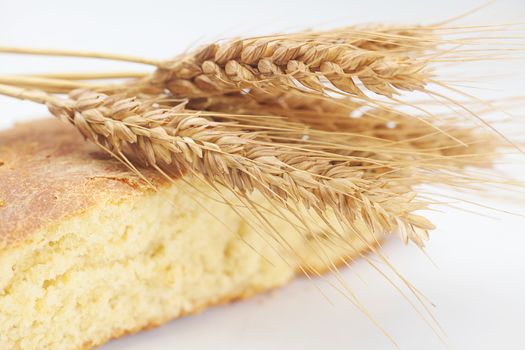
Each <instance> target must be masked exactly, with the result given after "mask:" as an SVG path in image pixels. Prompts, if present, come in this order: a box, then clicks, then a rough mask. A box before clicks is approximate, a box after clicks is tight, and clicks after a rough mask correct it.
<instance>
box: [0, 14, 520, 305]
mask: <svg viewBox="0 0 525 350" xmlns="http://www.w3.org/2000/svg"><path fill="white" fill-rule="evenodd" d="M503 29H504V27H500V26H486V27H483V26H478V27H460V26H452V25H449V22H445V23H441V24H435V25H427V26H424V25H422V26H381V25H366V26H356V27H345V28H340V29H335V30H327V31H313V30H308V31H304V32H299V33H292V34H275V35H269V36H258V37H251V38H246V39H233V40H224V41H220V42H216V43H212V44H209V45H205V46H203V47H200V48H198V49H195V50H191V51H189V52H187V53H183V54H181V55H179V56H176V57H175V58H173V59H169V60H153V59H146V58H138V57H129V56H125V55H115V54H103V53H98V52H77V51H67V50H44V49H28V48H15V47H0V52H1V53H11V54H35V55H50V56H76V57H84V58H92V59H107V60H117V61H124V62H134V63H139V64H144V65H149V66H153V67H154V71H153V72H151V73H143V74H142V73H135V72H130V73H120V72H119V73H96V72H95V73H71V74H47V75H45V74H39V75H32V76H30V75H26V76H3V77H0V83H2V85H0V94H2V95H6V96H11V97H14V98H18V99H23V100H30V101H33V102H36V103H39V104H43V105H45V106H47V108H48V110H49V112H50V113H51V114H52V115H53V116H55V117H56V118H58V119H60V120H62V121H64V122H66V123H71V124H72V125H74V126H75V127H76V128H77V129H78V131H79V132H80V133H79V134H78V137H79V138H81V137H84V138H86V139H88V140H89V141H91V142H93V143H95V144H96V145H98V146H99V147H100V148H101V149H102V150H103V151H105V152H107V153H108V154H110V155H111V156H112V157H113V158H115V159H118V160H119V161H120V162H121V163H122V164H124V165H125V166H126V167H128V168H129V169H130V170H131V171H133V172H134V173H136V174H137V175H138V176H140V177H141V178H142V180H143V181H144V182H145V183H147V184H149V186H152V187H155V184H154V182H153V181H152V180H151V179H150V178H149V177H148V175H147V174H149V172H145V170H144V169H146V168H152V169H154V170H155V171H156V172H158V173H159V174H161V176H162V177H165V178H167V179H170V180H173V179H178V178H180V177H182V178H198V179H200V180H202V182H204V183H205V184H206V186H208V187H209V188H210V189H211V191H215V192H217V193H224V192H225V191H226V192H229V195H228V196H224V201H226V202H228V203H229V204H230V205H231V206H232V207H234V209H235V210H236V212H238V213H239V214H240V215H242V214H241V212H249V213H250V220H251V221H252V224H254V225H256V226H258V227H260V228H261V229H260V231H261V233H262V234H264V235H266V236H267V237H268V239H270V240H274V241H275V242H278V243H279V244H280V245H281V246H283V247H285V249H289V250H293V247H292V246H287V242H286V239H285V238H283V237H282V236H281V235H280V232H279V230H278V229H276V228H275V227H273V226H272V224H271V223H270V222H269V221H268V220H267V218H266V215H267V211H268V208H266V207H263V206H259V205H258V204H257V203H256V202H255V201H254V200H252V198H253V196H254V194H255V193H257V195H258V196H260V195H262V196H263V197H265V199H267V200H268V202H269V203H270V206H271V207H272V210H273V212H274V214H273V215H278V216H280V217H282V218H286V219H287V220H290V221H293V225H294V227H295V229H296V230H297V232H300V233H301V234H304V235H307V234H308V232H309V231H310V224H308V221H307V220H304V215H308V216H309V217H313V221H314V222H322V223H324V224H326V226H327V227H328V229H327V230H325V231H324V234H325V236H324V238H323V239H324V240H323V242H324V243H323V244H324V245H325V248H326V249H331V247H334V246H337V247H344V246H345V245H349V246H350V245H352V244H355V243H353V242H351V241H349V240H348V239H347V237H348V236H347V235H345V234H344V233H343V232H346V231H351V232H352V233H353V236H354V237H357V238H358V240H361V241H362V242H363V243H365V244H366V246H367V247H368V248H369V250H371V251H373V252H375V253H376V254H377V255H378V256H379V257H380V258H381V259H382V261H383V262H385V263H386V264H387V266H390V265H389V264H388V262H387V260H386V258H385V257H384V256H383V255H382V253H381V251H380V249H379V247H380V245H379V244H380V242H379V240H380V237H382V236H383V235H384V234H388V233H398V234H399V235H400V236H401V238H402V240H403V241H404V242H405V243H408V242H409V241H412V242H413V243H415V244H416V245H417V246H419V247H422V246H423V245H424V242H425V241H426V240H427V239H428V238H429V234H428V232H429V231H430V230H432V229H433V228H434V226H433V224H432V223H431V222H430V221H429V220H427V219H426V218H425V217H424V216H422V215H421V210H425V209H428V208H429V206H430V205H432V204H434V202H436V201H437V200H433V199H432V197H431V196H429V195H426V194H425V193H423V192H419V191H418V188H419V187H418V186H419V185H423V184H438V185H446V186H450V187H451V188H459V189H469V188H473V189H475V188H476V187H477V186H478V185H480V184H483V185H484V186H486V184H494V185H501V184H503V183H505V184H508V183H509V182H507V180H504V179H501V178H499V177H496V176H494V177H492V176H491V174H490V173H489V172H487V173H482V172H481V171H478V170H476V168H481V167H490V166H491V161H492V159H493V158H494V157H495V156H497V154H498V152H499V149H500V147H507V148H515V147H517V146H516V145H514V144H513V143H511V142H510V141H509V140H508V139H507V138H506V137H505V136H504V135H503V134H502V133H500V132H499V131H498V130H497V128H496V127H495V126H494V125H493V124H489V123H488V122H487V121H486V119H485V117H486V116H487V117H489V116H490V115H491V114H493V113H497V112H498V110H497V108H496V107H494V105H493V103H492V102H489V101H481V100H477V99H475V98H474V97H472V96H470V95H468V94H466V93H463V94H462V93H461V91H459V90H458V89H457V88H455V87H453V85H452V84H447V83H446V82H445V81H442V80H440V76H439V70H438V69H439V67H440V66H444V65H450V64H468V62H473V61H478V60H494V59H498V57H501V56H503V55H505V54H506V53H507V47H503V48H501V49H500V51H498V52H496V53H494V51H490V50H489V49H485V48H484V46H483V45H485V44H486V43H487V42H489V43H490V38H489V36H490V35H489V33H494V32H498V31H500V30H503ZM512 44H513V43H510V44H508V45H512ZM451 94H454V95H455V96H456V97H451ZM411 95H414V96H415V97H421V96H426V98H424V99H423V100H421V99H420V100H410V96H411ZM457 96H460V97H463V98H464V99H461V98H459V97H457ZM406 97H408V99H407V98H406ZM436 105H437V106H441V107H443V106H445V107H446V108H445V109H442V110H441V111H440V112H433V109H432V107H433V106H436ZM232 194H233V197H235V198H236V202H235V203H237V204H233V202H231V201H230V199H231V198H232V197H231V195H232ZM228 198H230V199H228ZM238 203H242V204H238ZM239 206H242V210H241V209H240V208H239ZM275 213H277V214H275ZM305 213H307V214H305ZM290 218H294V219H293V220H292V219H290ZM334 218H335V220H334ZM296 219H298V220H296ZM254 221H255V222H254ZM369 236H373V237H374V236H377V239H375V240H372V241H370V239H369V238H367V237H369ZM319 255H320V259H322V258H323V257H322V255H323V253H322V249H320V250H319ZM360 255H361V256H362V257H364V258H365V259H367V260H369V259H368V258H367V257H366V255H365V254H364V253H360ZM369 261H370V263H371V264H373V262H372V261H371V260H369ZM325 265H326V266H328V269H329V270H333V271H334V272H336V271H337V266H338V265H339V264H334V263H329V262H327V263H326V264H325ZM392 269H393V270H394V271H395V269H394V268H393V267H392ZM317 270H318V269H316V267H315V266H308V265H307V264H306V265H304V264H303V272H304V273H306V274H319V273H320V272H319V271H317ZM396 273H397V272H396ZM401 278H402V276H401ZM402 280H403V282H404V283H405V284H406V285H407V286H408V287H409V289H410V290H411V291H412V292H413V293H414V295H415V296H416V297H417V298H418V299H420V300H422V297H421V296H420V294H419V292H418V291H417V290H416V289H415V288H414V287H412V286H411V285H410V284H409V283H408V282H407V281H406V280H405V279H404V278H402ZM345 288H346V287H345ZM344 293H347V294H348V293H349V294H350V295H351V292H349V289H345V290H344ZM354 302H355V303H356V305H358V306H359V307H361V306H360V304H359V303H358V301H355V300H354ZM422 303H423V304H424V302H423V301H422ZM424 307H425V308H426V306H424Z"/></svg>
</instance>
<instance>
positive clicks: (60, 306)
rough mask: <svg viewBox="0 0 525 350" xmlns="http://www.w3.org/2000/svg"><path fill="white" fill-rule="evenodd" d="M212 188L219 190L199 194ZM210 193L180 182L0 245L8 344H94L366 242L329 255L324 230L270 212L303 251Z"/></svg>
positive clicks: (30, 348)
mask: <svg viewBox="0 0 525 350" xmlns="http://www.w3.org/2000/svg"><path fill="white" fill-rule="evenodd" d="M199 187H200V188H199ZM195 188H197V189H198V191H196V190H195ZM201 192H207V193H208V195H207V196H202V194H201V195H199V196H198V198H197V200H195V199H196V194H197V193H201ZM210 196H213V191H210V190H209V188H206V187H203V186H201V185H199V184H196V183H193V184H191V185H188V184H187V183H184V182H183V181H181V180H178V181H177V182H176V183H175V184H173V185H171V186H166V187H164V188H161V189H159V190H158V191H150V192H146V193H144V194H143V195H140V196H133V197H129V198H127V199H126V200H121V199H120V200H118V201H112V200H108V201H105V202H103V203H100V204H99V205H96V206H95V207H93V208H90V209H89V210H86V211H85V212H83V213H80V214H77V215H74V216H72V217H70V218H68V219H66V220H63V221H61V222H60V223H57V224H54V225H51V226H49V227H46V228H43V229H40V230H39V231H38V232H36V233H34V234H33V235H31V236H30V238H29V240H28V241H26V242H23V243H21V244H17V245H15V246H12V247H8V248H6V249H4V250H3V251H0V348H1V349H6V350H7V349H20V350H34V349H56V350H61V349H64V350H66V349H67V350H69V349H74V350H76V349H89V348H92V347H95V346H98V345H100V344H103V343H104V342H106V341H108V340H109V339H111V338H114V337H118V336H120V335H123V334H127V333H131V332H136V331H138V330H141V329H144V328H149V327H152V326H156V325H160V324H162V323H165V322H167V321H168V320H171V319H173V318H176V317H179V316H182V315H185V314H189V313H195V312H198V311H200V310H202V309H203V308H206V307H207V306H209V305H213V304H217V303H221V302H226V301H229V300H232V299H236V298H242V297H245V296H249V295H251V294H253V293H255V292H259V291H264V290H267V289H269V288H274V287H277V286H281V285H283V284H284V283H286V282H287V281H289V280H290V279H291V278H292V277H293V276H294V275H295V274H296V272H297V271H298V270H299V266H300V265H303V266H304V267H306V268H312V267H314V268H316V269H319V270H323V269H326V268H327V266H326V265H327V263H328V262H329V261H330V262H335V263H341V259H343V258H351V257H352V256H355V255H357V254H358V252H359V251H360V250H363V249H365V246H366V244H365V243H364V242H362V241H361V240H360V239H357V238H355V237H354V238H353V247H354V248H352V249H349V246H344V247H343V246H341V247H330V249H324V250H323V258H321V257H320V254H319V251H320V250H319V249H318V248H319V246H318V244H319V241H318V240H322V239H324V238H323V230H322V228H321V227H319V226H318V225H314V224H312V227H314V226H315V227H317V228H316V229H312V230H313V232H312V233H311V234H310V235H307V236H305V235H304V234H301V233H299V232H298V231H297V230H296V229H295V228H294V227H293V226H292V225H291V224H289V223H287V221H285V220H282V219H281V218H279V217H278V215H267V217H268V219H269V220H270V221H271V222H272V225H273V226H274V228H275V229H276V231H278V232H279V233H280V234H281V235H282V236H284V237H286V241H287V242H288V243H289V244H290V245H291V246H292V247H293V251H294V252H295V253H296V254H294V253H292V252H291V251H290V250H287V249H284V247H283V245H281V244H277V243H276V242H275V241H272V240H271V239H270V238H269V236H268V235H266V234H262V232H260V228H257V226H255V225H251V224H249V223H248V222H252V220H248V222H247V221H244V220H242V219H241V218H240V216H239V215H237V214H236V213H235V211H234V210H233V209H231V208H230V207H229V206H228V205H226V204H225V203H223V202H222V201H221V200H220V198H218V197H216V198H210ZM232 200H233V198H232ZM243 216H244V215H243ZM316 230H317V231H316ZM315 235H317V236H315ZM348 239H349V240H350V239H352V238H350V237H349V238H348ZM369 239H370V240H372V238H371V237H369ZM316 247H317V248H316Z"/></svg>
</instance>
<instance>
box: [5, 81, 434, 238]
mask: <svg viewBox="0 0 525 350" xmlns="http://www.w3.org/2000/svg"><path fill="white" fill-rule="evenodd" d="M0 92H1V93H3V94H7V95H11V96H15V97H17V98H23V99H30V100H32V101H35V102H38V103H44V104H46V105H47V106H48V108H49V111H50V112H51V113H52V114H53V115H54V116H56V117H57V118H59V119H61V120H67V121H69V122H70V123H72V124H73V125H75V126H76V128H77V129H78V130H79V131H80V132H81V133H82V134H83V135H84V136H85V137H87V138H89V139H91V140H92V141H94V142H96V143H97V144H99V145H100V146H101V147H103V148H104V149H106V150H107V151H109V152H111V153H112V154H113V155H115V156H117V157H119V158H120V159H122V160H123V161H124V162H125V163H126V164H130V165H131V163H130V162H129V159H128V157H127V156H126V154H128V155H131V156H134V157H139V158H140V159H141V160H142V161H143V162H145V163H146V164H147V165H149V166H153V167H156V168H158V169H159V170H160V169H163V171H164V170H165V171H166V172H171V173H172V174H175V175H178V176H180V175H186V174H192V173H197V174H199V175H201V176H202V177H203V178H204V179H205V180H206V181H208V182H209V183H211V184H216V183H219V184H221V185H223V186H225V187H226V188H228V189H230V190H232V191H234V192H236V193H237V194H238V195H240V196H243V197H246V198H247V196H248V195H249V194H250V193H251V192H253V191H254V190H257V191H258V192H260V193H262V194H263V195H264V196H265V197H266V198H268V199H269V200H271V201H273V202H274V203H276V204H277V205H279V206H281V207H282V208H284V209H286V210H293V206H290V203H300V204H301V205H302V206H304V207H305V208H307V209H313V210H314V211H315V212H316V213H317V214H318V215H319V216H321V217H323V218H325V219H326V212H327V210H328V209H329V210H330V211H333V212H334V213H335V214H336V216H337V217H338V219H339V220H341V222H343V223H344V224H345V226H352V225H353V224H354V222H355V221H356V220H358V219H361V220H362V221H363V222H366V223H367V224H368V225H369V229H370V230H381V231H383V232H391V231H393V230H395V229H396V228H399V227H401V226H402V229H401V232H405V236H406V237H407V238H410V239H412V240H413V241H414V242H415V243H416V244H418V245H422V244H423V240H424V239H426V238H427V236H428V235H427V232H426V231H427V230H429V229H432V228H433V226H432V225H431V224H430V223H429V222H428V221H427V220H426V219H424V218H422V217H420V216H418V215H415V214H413V213H412V211H414V210H417V209H421V208H422V207H423V206H424V205H422V204H421V203H416V202H413V199H414V197H413V196H412V195H409V193H410V188H409V187H407V186H404V185H403V181H402V180H399V181H398V182H397V183H396V179H397V178H399V177H401V178H403V177H406V176H407V174H406V171H407V170H406V169H405V170H399V169H398V170H396V171H395V172H393V173H392V174H390V175H388V176H387V175H382V176H381V173H383V174H384V173H387V172H388V171H389V170H392V169H390V167H389V165H390V164H392V161H385V160H383V161H381V157H377V159H374V156H373V155H372V154H370V155H369V156H368V158H369V159H368V160H367V156H365V155H361V156H359V157H358V156H353V155H351V154H349V155H343V154H341V153H335V152H333V150H332V149H331V148H332V147H330V146H327V145H325V146H323V147H320V146H319V145H315V144H314V145H313V146H312V147H309V146H308V143H305V142H304V141H303V140H301V138H299V137H298V136H300V135H299V134H300V133H299V132H298V131H297V130H295V129H294V128H293V127H290V130H289V132H288V133H287V139H289V140H288V141H286V142H279V141H278V139H277V138H275V139H274V136H275V135H278V136H279V137H282V136H283V127H282V126H280V130H279V132H277V133H276V134H275V135H273V134H272V132H271V131H264V130H262V131H261V130H257V128H255V129H254V130H250V129H247V128H246V127H245V126H238V125H236V124H235V123H224V122H216V121H213V120H210V119H209V118H205V117H203V116H201V115H199V113H198V112H194V111H188V110H185V105H184V103H180V104H178V105H176V106H174V107H169V108H167V107H163V106H160V105H159V99H156V98H140V97H126V96H122V95H114V96H107V95H104V94H101V93H97V92H92V91H86V90H76V91H74V92H72V93H71V94H70V98H68V99H61V98H57V97H54V96H52V95H48V94H45V93H42V92H39V91H30V90H23V89H18V88H13V87H6V86H3V87H1V88H0ZM218 117H219V118H221V115H218ZM222 117H223V118H225V117H227V115H223V116H222ZM284 130H285V131H286V129H284ZM321 146H322V143H321ZM323 148H324V149H323ZM378 164H379V165H378ZM168 165H171V167H169V166H168ZM371 165H373V167H371V169H372V170H370V171H369V170H366V169H367V167H370V166H371ZM131 166H132V167H133V168H135V166H134V165H131ZM379 170H381V171H379ZM378 171H379V172H378ZM400 191H401V192H400ZM405 195H407V196H405Z"/></svg>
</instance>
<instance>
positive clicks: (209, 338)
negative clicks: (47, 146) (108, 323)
mask: <svg viewBox="0 0 525 350" xmlns="http://www.w3.org/2000/svg"><path fill="white" fill-rule="evenodd" d="M480 3H481V1H478V0H474V1H471V0H468V1H466V0H463V1H452V0H447V1H445V0H440V1H415V0H414V1H408V0H407V1H388V0H384V1H379V0H367V1H350V0H347V1H344V0H341V1H328V0H324V1H315V2H314V1H311V0H303V1H284V0H266V1H207V2H206V1H192V0H185V1H180V2H179V1H164V2H162V1H152V0H144V1H113V2H112V1H99V0H91V1H82V2H80V1H78V2H75V1H67V0H64V1H33V2H29V1H8V0H0V45H17V46H36V47H55V48H72V49H82V50H99V51H109V52H117V53H128V54H134V55H139V56H140V55H141V56H150V57H155V58H167V57H170V56H172V55H175V54H176V53H178V52H180V51H182V50H185V49H187V48H188V47H190V46H193V45H195V43H196V42H199V43H200V42H205V41H206V40H215V39H219V38H224V37H229V36H235V35H243V34H248V33H254V32H256V33H265V32H266V33H269V32H275V31H279V30H292V29H300V28H304V27H312V26H325V27H326V26H327V25H328V26H330V25H333V26H338V25H339V26H340V25H345V24H352V23H363V22H367V21H388V22H423V23H429V22H432V21H439V20H442V19H445V18H448V17H451V16H454V15H456V14H459V13H462V12H464V11H466V10H469V9H471V8H474V7H476V6H477V5H479V4H480ZM474 17H475V19H476V20H478V21H479V22H485V23H487V22H489V23H509V22H517V21H523V20H524V19H525V1H523V0H515V1H510V0H509V1H505V0H502V1H499V2H498V3H496V4H494V5H492V6H491V7H490V8H488V9H486V10H484V11H482V12H480V13H478V14H477V15H476V16H474ZM522 34H523V32H522ZM522 43H523V41H522ZM505 66H506V68H509V67H511V71H512V72H513V73H514V76H513V79H512V80H513V81H512V82H507V83H506V85H503V83H502V82H501V81H496V82H495V83H494V84H493V85H490V88H491V89H490V91H491V92H490V93H494V95H498V94H501V93H502V94H506V93H507V92H509V91H510V90H511V89H512V90H514V91H515V93H519V91H521V94H522V95H525V90H524V89H523V86H524V84H523V82H524V79H523V76H524V75H523V73H525V65H524V64H523V61H509V62H507V63H506V64H505ZM504 68H505V67H504ZM64 69H65V70H69V71H75V70H77V71H79V70H80V71H83V70H84V71H87V70H89V69H100V70H105V69H117V70H121V69H144V68H143V67H138V66H134V65H132V66H127V65H122V64H121V63H107V62H93V61H87V62H86V61H83V60H78V59H46V58H42V57H38V58H24V57H19V56H10V55H0V74H12V73H31V72H57V71H60V70H64ZM485 86H486V85H485ZM520 89H521V90H520ZM490 93H489V95H490ZM482 94H485V96H486V95H487V91H484V92H482ZM522 110H523V109H522ZM42 114H44V109H43V108H42V107H39V106H34V105H32V104H30V103H24V102H18V101H11V100H9V99H5V98H0V128H5V127H7V126H9V125H11V124H13V123H14V122H17V121H22V120H26V119H29V118H33V117H35V116H39V115H40V116H41V115H42ZM524 160H525V157H524V156H521V157H517V158H515V159H514V163H515V164H514V165H510V166H506V167H505V169H507V170H510V171H512V172H513V173H514V175H516V176H517V177H520V176H522V175H525V171H524V168H523V166H521V167H520V166H519V164H518V163H520V162H521V163H525V162H524ZM522 178H523V177H522ZM493 194H495V193H494V192H491V191H489V192H488V193H487V194H486V195H484V198H482V199H481V200H480V199H479V198H477V200H478V202H483V203H485V202H486V200H487V199H488V197H489V196H492V195H493ZM522 197H523V194H520V193H517V192H516V193H511V194H508V195H507V196H506V197H505V201H503V202H499V203H497V204H496V205H497V206H498V208H502V209H503V208H504V209H509V210H512V211H515V212H519V213H521V214H523V213H525V210H523V209H524V208H525V206H524V205H523V204H524V201H523V200H522V199H521V198H522ZM440 209H441V210H442V212H431V213H429V214H428V216H429V217H430V218H431V219H432V220H433V221H434V223H435V224H437V226H438V229H437V230H435V231H434V232H433V234H432V238H431V242H430V243H429V244H428V247H427V249H426V252H427V254H428V255H429V256H430V257H431V258H432V260H433V262H434V263H435V265H434V264H432V262H431V261H430V260H429V259H428V258H427V257H426V256H425V255H424V254H423V253H422V252H420V251H419V250H417V249H415V248H413V247H405V246H403V245H402V244H400V243H399V240H398V239H396V238H392V239H391V240H389V241H388V242H387V243H386V244H385V246H384V252H385V254H387V255H388V257H389V259H390V260H391V261H392V263H393V264H394V265H395V266H396V267H397V268H398V269H399V270H400V271H401V272H402V273H403V275H404V276H405V277H406V278H407V279H408V280H410V281H411V282H412V283H413V284H414V285H415V286H416V287H417V288H419V289H420V290H421V291H422V292H423V293H424V294H425V296H427V297H428V298H429V299H430V300H431V301H432V302H433V303H434V304H435V305H436V307H435V308H433V311H432V312H433V314H434V315H435V316H436V318H437V319H438V320H439V322H440V324H441V325H442V327H443V328H444V329H445V331H446V333H447V337H446V341H447V343H448V344H449V346H450V348H452V349H525V339H524V338H525V300H524V298H525V254H524V253H523V251H524V246H525V238H524V236H523V231H524V230H523V227H524V226H525V219H524V218H523V217H518V216H512V215H506V214H504V213H501V212H496V211H487V210H481V209H480V208H475V207H471V208H470V209H473V210H476V211H478V212H483V213H489V214H490V215H492V216H494V217H495V218H488V217H483V216H479V215H471V214H468V213H464V212H461V211H457V210H453V209H451V208H446V207H444V208H440ZM343 275H344V276H345V278H346V279H347V281H348V283H349V285H350V286H351V287H352V288H353V289H354V291H355V292H356V294H357V295H358V296H359V298H360V300H361V301H362V302H363V303H364V304H365V305H366V307H367V308H368V309H369V310H370V311H371V313H372V314H373V315H374V317H375V318H376V319H377V320H378V322H379V323H380V324H381V325H382V326H383V327H384V328H385V329H386V330H387V331H388V333H389V334H390V335H392V337H393V338H394V339H395V341H396V342H397V343H398V344H399V345H400V347H401V348H402V349H444V346H443V344H442V343H441V342H440V341H439V339H438V338H437V337H436V336H435V335H434V333H433V332H432V331H431V329H430V327H429V326H428V325H426V324H425V323H424V322H423V321H422V320H421V318H419V317H418V316H417V314H416V313H415V312H414V310H413V309H412V308H411V307H410V305H409V304H408V303H407V302H406V301H405V300H404V299H403V298H402V297H401V296H400V294H399V293H398V292H396V291H395V289H394V288H393V287H392V286H391V285H389V284H388V283H387V282H386V281H385V279H384V278H382V277H381V276H379V275H378V274H377V273H376V272H374V270H373V269H372V268H371V267H370V266H369V265H367V264H366V263H365V262H357V263H355V264H353V266H352V267H351V269H346V270H344V271H343ZM317 287H319V288H321V289H322V290H323V291H324V292H325V293H326V294H327V296H328V299H329V300H330V302H331V303H329V302H328V301H327V300H326V299H325V298H324V297H323V296H322V295H321V293H320V292H319V290H318V289H317ZM212 348H213V349H230V350H234V349H392V348H393V346H392V344H391V343H390V342H389V341H388V339H387V338H386V337H385V336H383V335H382V334H381V332H380V331H379V330H378V328H377V327H375V326H374V325H373V324H372V323H371V322H369V321H368V319H367V318H366V317H365V316H364V315H363V314H362V313H360V312H359V311H357V310H356V309H354V308H353V307H352V306H351V305H350V303H349V302H348V301H346V300H345V299H344V298H342V297H341V296H339V295H338V294H336V293H335V292H334V291H333V289H332V288H331V287H329V286H327V285H326V284H323V283H322V282H320V281H317V282H312V281H308V280H304V279H298V280H296V281H295V282H293V283H292V284H291V285H289V286H287V287H285V288H282V289H280V290H277V291H275V292H272V293H268V294H265V295H261V296H258V297H256V298H253V299H251V300H248V301H244V302H240V303H235V304H233V305H228V306H223V307H217V308H213V309H211V310H208V311H206V312H205V313H204V314H201V315H199V316H193V317H187V318H184V319H180V320H176V321H174V322H171V323H170V324H168V325H166V326H163V327H161V328H159V329H156V330H153V331H150V332H147V333H141V334H139V335H135V336H129V337H125V338H123V339H120V340H117V341H113V342H111V343H109V344H108V345H106V346H104V347H103V349H104V350H121V349H133V350H139V349H141V350H142V349H159V350H161V349H212Z"/></svg>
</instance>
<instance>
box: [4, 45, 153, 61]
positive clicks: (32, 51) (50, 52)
mask: <svg viewBox="0 0 525 350" xmlns="http://www.w3.org/2000/svg"><path fill="white" fill-rule="evenodd" d="M0 52H1V53H12V54H24V55H42V56H63V57H79V58H99V59H104V60H113V61H124V62H130V63H140V64H147V65H153V66H157V65H159V64H160V63H161V61H158V60H154V59H149V58H145V57H135V56H130V55H120V54H111V53H103V52H97V51H80V50H61V49H37V48H30V47H15V46H0Z"/></svg>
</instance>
